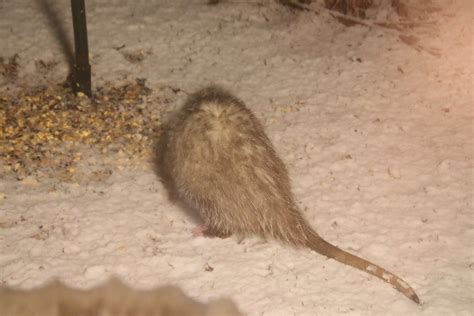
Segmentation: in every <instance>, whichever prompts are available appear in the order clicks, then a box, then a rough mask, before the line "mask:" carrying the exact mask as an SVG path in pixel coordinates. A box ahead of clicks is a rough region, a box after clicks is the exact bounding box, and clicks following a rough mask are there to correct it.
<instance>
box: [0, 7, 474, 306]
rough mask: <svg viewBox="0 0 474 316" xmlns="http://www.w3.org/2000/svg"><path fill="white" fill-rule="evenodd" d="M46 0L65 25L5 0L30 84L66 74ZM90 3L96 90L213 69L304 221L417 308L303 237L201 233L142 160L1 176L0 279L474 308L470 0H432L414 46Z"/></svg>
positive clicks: (237, 12)
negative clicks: (89, 169)
mask: <svg viewBox="0 0 474 316" xmlns="http://www.w3.org/2000/svg"><path fill="white" fill-rule="evenodd" d="M40 3H43V4H46V5H51V6H52V8H53V9H54V10H55V12H57V13H58V14H59V17H60V21H59V22H61V23H63V24H64V27H65V28H66V30H67V32H68V36H69V38H71V25H70V24H71V20H70V14H71V13H70V7H69V2H64V1H51V0H50V1H48V0H42V1H30V0H15V1H14V0H4V1H1V2H0V43H1V44H0V56H3V57H8V56H11V55H13V54H15V53H18V54H19V57H20V64H21V65H22V68H21V71H20V74H19V76H20V80H22V82H24V83H25V84H31V85H34V84H36V83H38V82H40V81H42V80H43V81H44V80H52V81H54V80H56V81H59V80H62V79H64V78H65V76H66V74H67V58H66V57H65V55H64V54H63V53H62V50H61V46H60V44H59V42H58V40H57V36H56V35H55V33H54V32H53V30H52V28H51V22H50V21H49V19H48V17H47V15H46V14H45V11H44V9H41V6H40V5H38V4H40ZM86 5H87V18H88V29H89V42H90V54H91V58H92V59H91V64H92V69H93V80H94V83H93V84H94V85H95V86H100V85H101V84H103V83H105V82H107V81H112V82H119V81H126V80H134V78H146V80H147V85H148V86H149V87H150V88H151V89H153V90H156V91H159V90H160V89H162V88H163V87H166V86H171V87H175V88H179V89H181V91H182V92H180V93H178V97H176V99H175V100H173V102H171V105H169V104H168V105H167V106H169V107H170V108H175V107H177V106H179V105H180V104H181V103H182V101H183V99H184V98H185V97H186V95H187V94H188V93H191V92H193V91H195V90H196V89H198V88H201V87H204V86H206V85H207V84H210V83H216V84H220V85H222V86H224V87H226V88H228V89H230V90H231V91H233V92H234V93H235V94H236V95H237V96H239V97H240V98H241V99H242V100H244V102H245V103H246V104H247V105H248V107H249V108H250V109H251V110H252V111H253V112H254V113H255V114H256V115H257V116H258V117H259V118H260V119H261V120H262V123H263V124H264V126H265V128H266V131H267V134H268V135H269V137H270V138H271V140H272V141H273V143H274V145H275V147H276V150H277V152H278V153H279V154H280V156H281V157H282V159H283V160H284V161H285V162H286V163H287V166H288V169H289V172H290V176H291V179H292V184H293V190H294V192H295V195H296V197H297V200H298V204H299V205H300V206H301V209H302V211H303V213H305V215H306V217H307V218H308V220H309V222H310V223H311V224H312V226H313V227H314V228H315V229H316V230H317V231H318V232H319V233H320V234H321V235H322V236H323V237H324V238H326V239H327V240H328V241H330V242H332V243H334V244H336V245H338V246H339V247H341V248H343V249H345V250H348V251H350V252H352V253H354V254H356V255H359V256H362V257H364V258H367V259H369V260H371V261H373V262H374V263H376V264H379V265H381V266H383V267H385V268H387V269H388V270H390V271H391V272H393V273H395V274H397V275H399V276H400V277H402V278H403V279H405V280H406V281H407V282H408V283H409V284H410V285H411V286H412V287H413V288H414V289H415V290H416V292H417V294H418V296H419V297H420V300H421V302H422V305H420V306H418V305H416V304H414V303H413V302H411V301H410V300H408V299H407V298H405V297H404V296H403V295H401V294H400V293H398V292H397V291H395V290H393V289H392V288H391V287H390V286H388V285H387V284H386V283H384V282H381V281H380V280H378V279H376V278H374V277H371V276H369V275H368V274H366V273H363V272H360V271H358V270H355V269H354V268H351V267H347V266H344V265H342V264H339V263H337V262H336V261H334V260H328V259H326V258H325V257H323V256H321V255H318V254H316V253H312V252H310V251H307V250H295V249H291V248H290V247H288V246H285V245H281V244H278V243H277V242H274V241H269V242H264V241H261V240H259V239H257V238H247V239H244V240H243V241H240V242H239V240H237V238H235V237H233V238H228V239H209V238H204V237H194V236H193V235H192V233H191V230H192V229H193V228H194V227H195V226H196V225H197V224H198V222H197V221H196V220H195V219H194V218H192V217H190V216H189V215H188V214H187V213H186V212H184V211H183V210H182V209H181V208H180V207H179V206H178V205H175V204H173V203H172V202H170V200H169V199H168V195H167V192H166V190H165V189H164V187H163V185H162V184H161V182H160V181H159V179H158V177H157V176H156V174H155V173H154V172H153V168H152V167H151V166H150V165H148V164H144V165H142V166H135V167H133V168H132V167H130V168H125V169H122V170H113V171H114V172H113V175H112V176H111V177H110V178H109V179H108V180H107V181H106V182H103V183H57V181H56V180H55V179H51V180H43V181H41V182H38V181H35V180H33V179H30V178H27V179H26V180H24V181H10V180H5V179H1V180H0V222H2V223H3V224H2V227H1V228H0V278H1V282H2V283H4V284H7V285H12V286H19V287H22V288H30V287H33V286H37V285H40V284H43V283H44V282H46V281H48V280H50V279H51V278H54V277H57V278H60V279H61V280H63V281H65V282H66V283H67V284H69V285H72V286H77V287H90V286H93V285H95V284H97V283H99V282H102V281H103V280H105V279H107V278H108V277H110V276H111V275H118V276H119V277H120V278H122V279H123V280H124V281H125V282H126V283H128V284H130V285H132V286H135V287H137V288H149V287H152V286H156V285H161V284H166V283H172V284H176V285H179V286H181V287H182V288H183V289H184V290H185V291H186V293H188V294H189V295H191V296H192V297H194V298H196V299H199V300H203V301H207V300H209V299H210V298H214V297H217V296H230V297H232V298H233V299H234V300H235V301H236V302H237V304H238V305H239V306H240V308H241V309H242V310H243V311H244V312H245V313H247V314H248V315H474V286H473V284H474V274H473V270H474V258H473V245H474V226H473V196H474V194H473V180H474V174H473V158H474V154H473V150H474V144H473V98H472V88H473V85H472V74H473V55H472V39H473V34H472V26H473V10H472V7H473V4H472V1H471V0H459V1H439V5H440V6H442V8H443V9H442V10H441V11H439V12H434V13H432V16H431V19H432V20H433V21H436V22H437V26H433V29H435V30H436V31H424V30H425V29H424V28H419V29H418V32H419V33H418V34H417V36H418V37H419V38H420V39H421V42H420V44H421V46H423V47H425V48H428V49H421V50H416V49H414V48H413V47H411V46H409V45H407V44H405V43H403V42H402V41H400V39H399V38H398V35H399V32H397V31H394V30H390V29H388V28H383V27H377V26H373V27H366V26H361V25H359V26H353V27H349V28H348V27H345V26H343V25H342V24H340V23H339V22H337V21H336V20H335V19H333V18H332V17H330V16H329V15H328V14H327V12H325V11H321V13H320V14H319V15H318V14H314V13H312V12H303V11H302V12H299V11H291V10H289V9H288V8H286V7H284V6H281V5H278V4H277V3H275V2H273V1H270V0H268V1H264V0H261V1H231V0H229V1H222V3H220V4H218V5H215V6H209V5H206V1H205V0H199V1H198V0H195V1H184V0H182V1H163V0H162V1H158V0H150V1H125V0H114V1H105V0H90V1H87V2H86ZM54 10H53V11H54ZM427 29H429V28H427ZM415 32H417V30H416V29H415ZM119 47H122V48H120V49H119ZM429 49H434V50H437V51H438V52H439V55H436V54H432V53H430V52H429ZM122 50H128V51H131V52H133V51H140V50H142V51H144V52H145V59H144V60H143V61H142V62H140V63H131V62H129V61H127V60H126V59H124V57H123V54H122V52H121V51H122ZM38 59H42V60H59V61H60V65H59V66H58V67H56V68H55V70H54V71H55V72H56V73H55V76H56V77H55V78H53V79H51V78H49V79H45V78H43V77H41V76H40V75H38V73H37V72H35V69H34V62H35V60H38ZM157 106H163V105H157ZM210 267H212V268H213V269H210ZM207 270H212V271H207Z"/></svg>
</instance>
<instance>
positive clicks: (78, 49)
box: [71, 0, 92, 97]
mask: <svg viewBox="0 0 474 316" xmlns="http://www.w3.org/2000/svg"><path fill="white" fill-rule="evenodd" d="M71 8H72V24H73V27H74V49H75V53H76V54H75V55H76V56H75V58H76V59H75V62H74V67H73V76H72V88H73V91H74V92H75V93H78V92H82V93H84V94H85V95H87V96H89V97H90V96H91V94H92V93H91V66H90V64H89V47H88V43H87V22H86V8H85V5H84V0H71Z"/></svg>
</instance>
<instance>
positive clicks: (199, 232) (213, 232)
mask: <svg viewBox="0 0 474 316" xmlns="http://www.w3.org/2000/svg"><path fill="white" fill-rule="evenodd" d="M192 232H193V235H194V236H205V237H218V238H228V237H230V236H231V235H232V234H231V233H229V232H223V231H222V230H219V229H217V228H215V227H214V228H213V227H210V226H207V225H199V226H197V227H196V228H194V229H193V231H192Z"/></svg>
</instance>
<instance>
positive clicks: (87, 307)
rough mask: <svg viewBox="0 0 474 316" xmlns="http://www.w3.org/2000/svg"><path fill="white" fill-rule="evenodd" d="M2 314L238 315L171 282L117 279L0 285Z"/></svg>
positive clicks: (220, 302) (225, 304)
mask: <svg viewBox="0 0 474 316" xmlns="http://www.w3.org/2000/svg"><path fill="white" fill-rule="evenodd" d="M0 314H1V315H2V316H112V315H113V316H241V315H242V314H241V313H240V312H239V310H238V309H237V307H236V305H235V304H234V303H233V302H232V301H230V300H228V299H218V300H215V301H211V302H210V303H209V304H207V305H206V304H203V303H200V302H197V301H195V300H193V299H191V298H190V297H188V296H186V295H185V294H184V292H183V291H182V290H180V289H179V288H178V287H175V286H164V287H159V288H155V289H153V290H148V291H145V290H141V291H138V290H133V289H131V288H130V287H128V286H126V285H124V284H123V283H122V282H120V281H119V280H117V279H111V280H109V281H108V282H107V283H105V284H103V285H101V286H98V287H96V288H92V289H90V290H78V289H73V288H70V287H67V286H65V285H64V284H62V283H61V282H59V281H54V282H52V283H50V284H48V285H46V286H44V287H41V288H36V289H33V290H18V289H13V288H10V287H6V286H4V287H0Z"/></svg>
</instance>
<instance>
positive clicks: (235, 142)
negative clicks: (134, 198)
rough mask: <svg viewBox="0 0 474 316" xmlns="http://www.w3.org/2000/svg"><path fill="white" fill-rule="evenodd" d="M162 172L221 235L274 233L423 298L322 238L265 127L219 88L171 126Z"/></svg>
mask: <svg viewBox="0 0 474 316" xmlns="http://www.w3.org/2000/svg"><path fill="white" fill-rule="evenodd" d="M166 134H167V135H166V136H165V138H164V146H163V147H162V148H161V150H162V151H163V152H162V160H161V162H162V166H161V167H162V174H164V176H165V179H167V180H168V184H169V185H170V186H171V189H172V190H173V191H175V194H176V195H177V196H178V197H179V199H180V200H181V201H183V202H184V203H185V204H187V206H188V207H190V208H191V209H194V210H196V211H198V212H199V214H200V215H201V217H202V219H203V220H204V221H205V224H206V226H207V227H208V230H207V233H208V234H211V235H216V236H228V235H230V234H241V235H244V236H245V235H259V236H262V237H271V238H274V239H277V240H280V241H283V242H286V243H289V244H291V245H293V246H296V247H308V248H310V249H312V250H314V251H316V252H318V253H320V254H322V255H325V256H327V257H329V258H333V259H335V260H337V261H339V262H341V263H344V264H347V265H349V266H352V267H355V268H357V269H360V270H363V271H365V272H367V273H370V274H372V275H375V276H376V277H378V278H380V279H382V280H384V281H386V282H388V283H389V284H391V285H392V286H393V287H395V288H396V289H397V290H399V291H400V292H402V293H403V294H404V295H406V296H407V297H409V298H410V299H412V300H413V301H415V302H416V303H419V299H418V297H417V295H416V294H415V292H414V291H413V289H412V288H411V287H410V286H409V285H408V284H407V283H406V282H404V281H403V280H401V279H400V278H399V277H397V276H396V275H394V274H392V273H390V272H388V271H386V270H385V269H383V268H381V267H379V266H377V265H375V264H373V263H370V262H368V261H366V260H364V259H362V258H359V257H357V256H354V255H352V254H350V253H347V252H346V251H343V250H341V249H339V248H337V247H335V246H333V245H331V244H330V243H328V242H326V241H325V240H324V239H322V238H321V237H320V236H319V235H318V234H317V233H316V232H315V231H314V230H313V229H312V228H311V227H310V226H309V224H308V223H307V221H306V220H305V219H304V217H303V215H302V213H301V212H300V211H299V209H298V207H297V205H296V204H295V202H294V197H293V194H292V192H291V187H290V179H289V177H288V172H287V170H286V167H285V165H284V163H283V162H282V161H281V159H280V158H279V157H278V156H277V154H276V152H275V150H274V149H273V146H272V144H271V142H270V140H269V139H268V137H267V136H266V135H265V132H264V130H263V127H262V125H261V124H260V122H259V121H258V119H257V118H256V117H255V116H254V115H253V114H252V112H250V110H249V109H247V107H246V106H245V105H244V103H243V102H242V101H240V100H239V99H237V98H236V97H234V96H232V95H231V94H229V93H228V92H226V91H224V90H222V89H221V88H218V87H209V88H205V89H203V90H201V91H199V92H197V93H195V94H193V95H191V96H190V98H189V99H188V101H187V102H186V103H185V105H184V107H183V108H182V109H181V110H180V111H179V112H178V113H177V115H176V117H174V118H173V119H172V120H171V121H170V123H169V125H168V127H167V131H166Z"/></svg>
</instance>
